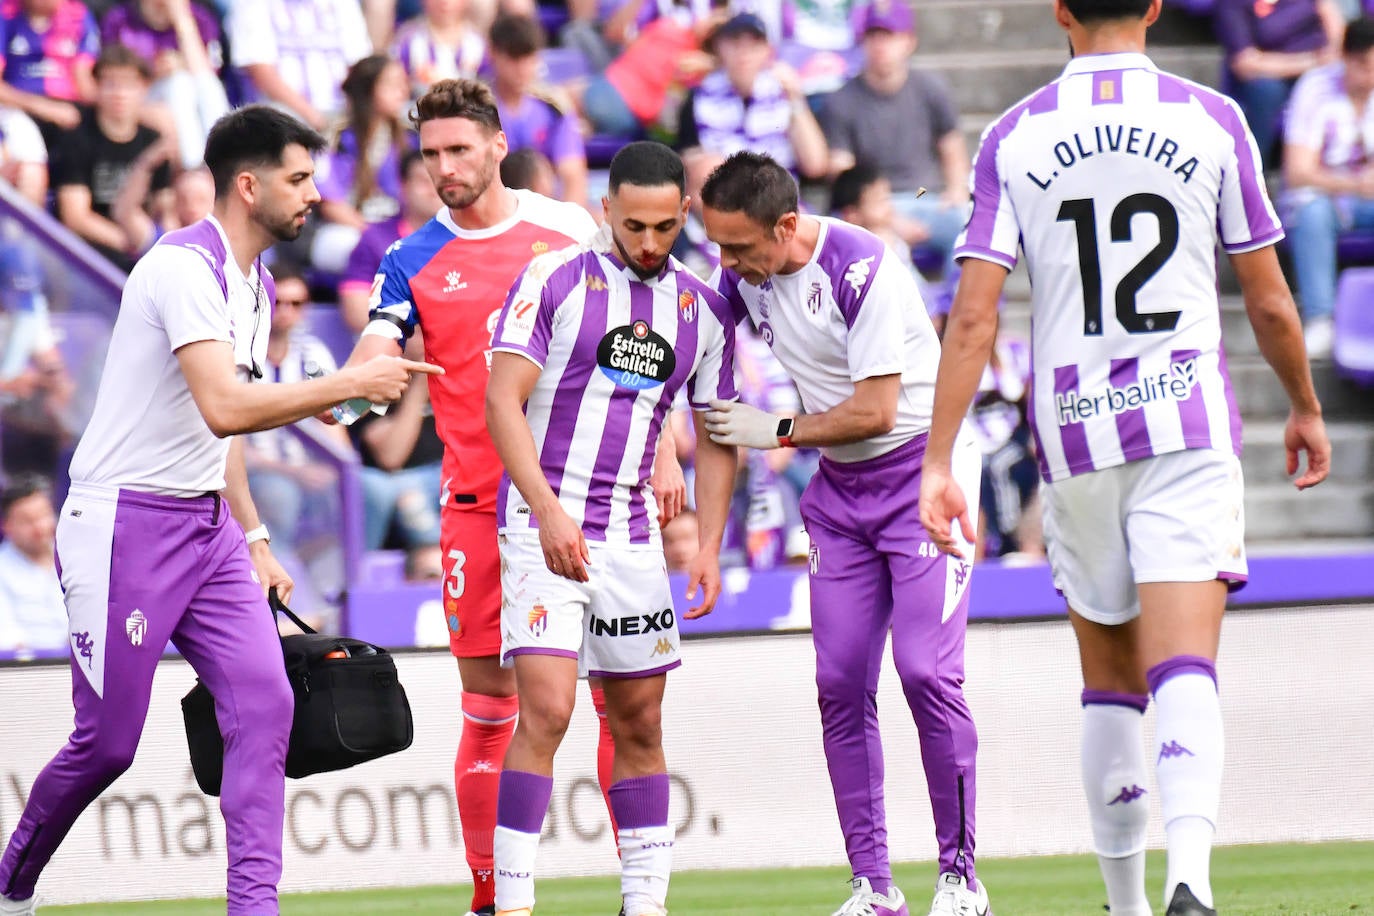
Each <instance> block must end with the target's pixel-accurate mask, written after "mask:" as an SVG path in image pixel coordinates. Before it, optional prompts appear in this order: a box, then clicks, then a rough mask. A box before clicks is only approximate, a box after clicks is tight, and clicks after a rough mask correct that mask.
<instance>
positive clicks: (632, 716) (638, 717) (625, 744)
mask: <svg viewBox="0 0 1374 916" xmlns="http://www.w3.org/2000/svg"><path fill="white" fill-rule="evenodd" d="M608 721H609V724H610V728H611V735H612V737H613V738H614V739H615V746H616V751H617V752H621V751H622V750H625V751H628V750H631V749H638V750H641V751H655V752H656V751H657V750H658V749H659V748H661V747H662V746H663V710H662V708H661V707H660V706H658V705H657V704H652V703H646V704H643V705H641V706H639V707H636V708H634V709H631V710H626V711H624V712H623V713H622V712H615V713H610V714H609V715H608Z"/></svg>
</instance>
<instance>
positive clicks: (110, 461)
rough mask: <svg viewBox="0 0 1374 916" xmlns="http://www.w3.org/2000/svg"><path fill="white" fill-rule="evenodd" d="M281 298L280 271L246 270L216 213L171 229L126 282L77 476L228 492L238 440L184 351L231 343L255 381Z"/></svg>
mask: <svg viewBox="0 0 1374 916" xmlns="http://www.w3.org/2000/svg"><path fill="white" fill-rule="evenodd" d="M274 298H275V285H274V284H273V283H272V277H271V274H270V273H268V272H267V271H266V270H263V271H262V274H261V277H259V273H258V267H254V268H253V269H252V270H250V271H249V276H248V277H244V275H243V272H242V271H240V270H239V267H238V264H237V262H235V261H234V259H233V258H232V257H230V256H229V240H228V238H226V237H225V235H224V229H223V228H221V226H220V224H219V223H218V222H217V221H216V220H215V218H214V217H213V216H210V217H206V218H205V219H203V220H201V221H200V222H198V223H195V224H194V225H191V226H188V227H186V228H185V229H180V230H178V231H176V232H172V233H169V234H167V235H165V236H163V237H162V239H161V240H159V241H158V243H157V244H156V245H155V246H153V249H152V250H151V251H149V252H148V253H147V254H146V255H144V256H143V257H142V259H140V260H139V262H138V263H137V264H136V265H134V269H133V272H132V273H130V274H129V281H128V283H126V284H125V285H124V296H123V298H122V299H121V300H120V306H119V317H118V318H117V319H116V320H115V326H114V332H113V333H112V334H111V336H110V351H109V352H110V356H109V358H108V359H106V360H105V370H104V372H103V373H102V374H101V377H100V389H99V391H98V392H97V393H96V399H95V412H94V414H93V415H92V417H91V422H90V423H89V424H88V425H87V427H86V432H85V433H84V434H83V435H82V437H81V441H80V442H79V443H78V444H77V446H76V454H75V455H73V456H72V464H71V476H72V481H73V482H74V483H90V484H98V485H102V486H109V487H121V488H125V489H129V490H140V491H143V492H146V493H160V494H163V495H168V496H192V495H198V494H201V493H206V492H209V491H212V490H222V489H223V488H224V468H225V463H226V461H227V459H228V455H229V439H227V438H225V439H218V438H216V437H215V434H214V433H212V432H210V427H209V426H207V425H206V423H205V419H204V418H203V417H202V416H201V414H200V409H199V408H198V407H197V406H196V402H195V400H194V399H193V398H192V397H191V389H190V388H189V387H188V386H187V384H186V377H185V376H184V375H182V374H181V365H180V363H179V362H178V361H177V357H176V351H177V350H178V349H180V348H181V347H184V346H185V345H187V344H190V343H195V342H197V341H201V340H223V341H226V342H228V343H230V344H232V345H233V347H234V362H235V363H236V364H237V366H238V369H239V376H240V378H242V379H244V380H249V379H250V378H251V376H250V368H251V367H252V366H253V365H254V363H255V362H256V364H257V365H258V366H259V367H262V366H264V365H265V363H266V360H267V335H268V331H269V330H270V328H271V325H272V300H273V299H274ZM250 342H251V352H250Z"/></svg>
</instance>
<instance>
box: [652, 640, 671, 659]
mask: <svg viewBox="0 0 1374 916" xmlns="http://www.w3.org/2000/svg"><path fill="white" fill-rule="evenodd" d="M672 651H673V642H672V640H670V639H667V638H666V637H665V638H663V639H660V640H659V641H658V642H656V643H654V651H652V652H650V653H649V655H650V656H658V655H667V654H669V653H670V652H672Z"/></svg>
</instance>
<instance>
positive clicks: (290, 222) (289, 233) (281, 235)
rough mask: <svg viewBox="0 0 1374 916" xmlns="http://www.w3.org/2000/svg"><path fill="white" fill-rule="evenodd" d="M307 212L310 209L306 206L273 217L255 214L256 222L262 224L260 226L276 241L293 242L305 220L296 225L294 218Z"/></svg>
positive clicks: (302, 228) (298, 236)
mask: <svg viewBox="0 0 1374 916" xmlns="http://www.w3.org/2000/svg"><path fill="white" fill-rule="evenodd" d="M309 213H310V210H309V208H307V209H305V210H297V211H296V212H295V213H292V214H291V215H290V216H283V217H279V218H274V219H267V218H265V217H264V216H263V215H261V214H259V215H258V216H257V223H258V225H259V226H262V228H264V229H266V230H267V231H268V232H269V233H270V234H271V235H272V237H273V238H274V239H276V240H277V241H279V242H294V241H295V240H296V239H298V238H300V235H301V231H302V230H304V229H305V222H304V221H302V222H301V224H300V225H299V226H298V225H296V220H297V219H299V218H300V217H301V215H302V214H305V215H307V216H308V215H309Z"/></svg>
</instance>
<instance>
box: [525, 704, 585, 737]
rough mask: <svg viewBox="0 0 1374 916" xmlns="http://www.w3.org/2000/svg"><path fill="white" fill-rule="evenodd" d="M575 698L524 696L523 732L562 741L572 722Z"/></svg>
mask: <svg viewBox="0 0 1374 916" xmlns="http://www.w3.org/2000/svg"><path fill="white" fill-rule="evenodd" d="M573 703H574V698H573V697H572V696H571V695H569V696H566V697H565V696H537V697H530V696H522V697H521V698H520V720H519V722H520V724H519V728H520V730H521V731H523V732H526V733H527V734H530V735H532V736H537V737H540V738H543V739H553V740H561V739H562V737H563V734H564V732H566V731H567V730H568V723H569V722H571V721H572V713H573Z"/></svg>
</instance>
